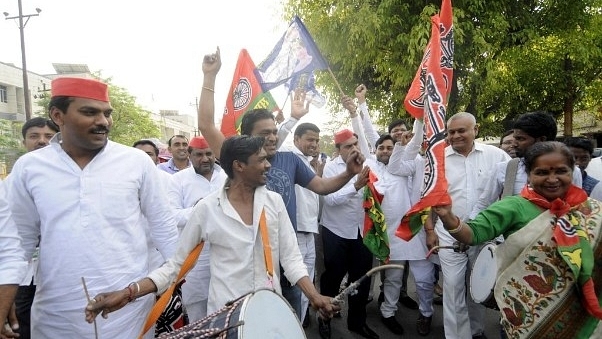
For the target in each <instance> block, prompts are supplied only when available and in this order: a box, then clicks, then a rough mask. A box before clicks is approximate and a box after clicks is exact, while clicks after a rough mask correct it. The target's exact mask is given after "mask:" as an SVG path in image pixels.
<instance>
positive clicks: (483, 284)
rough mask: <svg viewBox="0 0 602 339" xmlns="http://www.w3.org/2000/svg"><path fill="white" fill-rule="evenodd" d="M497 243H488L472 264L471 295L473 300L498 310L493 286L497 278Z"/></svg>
mask: <svg viewBox="0 0 602 339" xmlns="http://www.w3.org/2000/svg"><path fill="white" fill-rule="evenodd" d="M496 247H497V245H495V244H493V243H487V244H485V245H484V246H483V248H482V249H481V251H480V252H479V254H478V255H477V259H476V260H475V262H474V264H473V266H472V272H471V274H470V296H471V297H472V300H474V301H475V302H477V303H480V304H482V305H484V306H485V307H487V308H491V309H495V310H497V309H498V307H497V303H496V302H495V298H494V296H493V288H494V286H495V281H496V279H497V262H496V257H495V249H496Z"/></svg>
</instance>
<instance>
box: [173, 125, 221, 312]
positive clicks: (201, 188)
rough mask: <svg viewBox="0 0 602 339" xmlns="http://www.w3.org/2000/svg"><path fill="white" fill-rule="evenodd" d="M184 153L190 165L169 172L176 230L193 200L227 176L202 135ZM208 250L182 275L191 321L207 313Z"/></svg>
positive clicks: (187, 216)
mask: <svg viewBox="0 0 602 339" xmlns="http://www.w3.org/2000/svg"><path fill="white" fill-rule="evenodd" d="M188 154H190V161H191V162H192V166H191V167H189V168H187V169H185V170H182V171H180V172H178V173H176V174H174V175H172V177H171V180H170V184H169V187H168V192H167V196H168V198H169V203H170V204H171V207H172V208H173V209H174V211H175V214H176V219H177V220H178V228H179V229H180V233H181V231H182V229H183V228H184V226H185V225H186V223H187V222H188V219H189V218H190V215H191V214H192V210H193V209H194V206H195V205H196V203H197V202H199V201H200V200H201V199H203V198H204V197H206V196H208V195H209V194H211V193H212V192H215V191H217V190H219V189H221V188H223V187H224V183H225V182H226V178H227V177H228V176H227V175H226V173H225V172H224V170H223V169H222V168H221V167H220V166H219V165H217V164H215V155H214V153H213V151H212V150H211V148H209V144H208V143H207V140H205V138H203V137H194V138H192V139H191V140H190V143H189V144H188ZM209 253H210V245H209V244H206V245H205V247H204V248H203V251H202V252H201V255H200V257H199V259H198V261H197V264H196V266H194V268H193V269H192V270H191V271H190V272H189V273H188V274H187V275H186V282H185V283H184V284H183V285H182V299H183V301H184V305H185V306H186V311H187V312H188V319H189V320H190V322H191V323H192V322H195V321H197V320H200V319H203V318H204V317H205V316H206V315H207V299H208V296H209V278H210V277H211V275H210V273H209Z"/></svg>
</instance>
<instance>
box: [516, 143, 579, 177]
mask: <svg viewBox="0 0 602 339" xmlns="http://www.w3.org/2000/svg"><path fill="white" fill-rule="evenodd" d="M554 152H557V153H560V154H562V155H563V156H564V157H565V159H566V162H567V166H569V168H570V169H571V170H572V169H573V168H575V158H574V157H573V153H572V152H571V150H570V149H569V148H568V147H567V146H566V145H565V144H563V143H561V142H559V141H542V142H536V143H534V144H533V145H532V146H531V147H529V149H527V152H526V153H525V160H524V161H525V170H526V172H527V173H529V172H531V170H532V169H533V166H534V165H535V161H536V160H537V158H539V157H540V156H542V155H545V154H549V153H554Z"/></svg>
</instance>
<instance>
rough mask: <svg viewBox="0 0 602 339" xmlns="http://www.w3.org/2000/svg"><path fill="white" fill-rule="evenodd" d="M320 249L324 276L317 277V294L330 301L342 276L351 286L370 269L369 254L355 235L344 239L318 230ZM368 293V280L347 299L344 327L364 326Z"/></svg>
mask: <svg viewBox="0 0 602 339" xmlns="http://www.w3.org/2000/svg"><path fill="white" fill-rule="evenodd" d="M322 242H323V246H324V273H322V276H321V277H320V292H321V293H322V294H323V295H327V296H330V297H334V296H336V295H337V294H338V293H339V287H340V285H341V281H342V280H343V277H344V276H345V274H346V273H347V274H349V277H348V281H349V282H350V283H351V282H354V281H356V280H358V279H359V278H361V277H362V276H363V275H364V274H366V272H368V271H369V270H370V269H371V268H372V253H371V252H370V251H369V250H368V248H367V247H366V246H364V243H363V241H362V237H361V236H360V235H359V230H358V235H357V238H356V239H344V238H341V237H339V236H338V235H336V234H334V233H332V232H331V231H330V230H329V229H328V228H326V227H322ZM369 292H370V279H365V280H364V281H363V282H362V283H361V284H360V286H359V288H358V293H357V294H355V295H350V296H348V303H349V309H348V315H347V327H352V328H358V327H361V326H362V325H364V324H365V323H366V303H367V300H368V293H369Z"/></svg>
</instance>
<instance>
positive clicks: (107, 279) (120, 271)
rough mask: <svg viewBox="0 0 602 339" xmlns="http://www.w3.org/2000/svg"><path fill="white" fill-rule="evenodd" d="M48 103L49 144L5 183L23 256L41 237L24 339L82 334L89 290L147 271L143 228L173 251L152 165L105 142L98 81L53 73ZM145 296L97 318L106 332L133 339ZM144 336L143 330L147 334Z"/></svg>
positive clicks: (108, 111)
mask: <svg viewBox="0 0 602 339" xmlns="http://www.w3.org/2000/svg"><path fill="white" fill-rule="evenodd" d="M51 93H52V97H51V99H50V104H49V110H50V117H51V119H52V120H53V121H54V122H55V123H56V124H57V125H58V126H59V129H60V132H59V133H57V134H56V135H55V136H54V137H53V138H52V140H51V142H50V145H49V146H48V147H44V148H42V149H39V150H37V151H36V152H30V153H27V154H25V155H23V156H22V157H21V158H19V159H18V160H17V162H16V163H15V165H14V167H13V171H12V173H11V180H10V185H9V186H8V187H7V193H8V198H9V202H10V207H11V210H12V212H13V219H14V221H15V223H16V224H17V227H18V229H19V233H20V235H21V236H22V238H23V247H24V249H25V252H26V256H27V259H29V258H31V256H32V254H33V251H34V248H35V245H36V243H37V242H38V239H40V256H39V270H38V274H37V275H36V279H37V286H38V288H37V291H36V295H35V299H34V303H33V306H32V310H31V335H32V337H33V338H61V337H64V338H91V337H92V336H93V335H94V332H95V330H94V327H93V326H90V325H89V324H87V323H86V322H85V320H84V319H82V316H81V310H82V307H83V305H85V304H86V293H85V292H84V287H83V286H82V277H83V278H85V282H86V285H87V292H89V293H90V295H95V294H96V293H98V292H100V291H103V290H107V289H117V288H123V287H125V286H128V284H130V283H131V282H133V281H136V280H137V279H139V278H140V277H143V276H145V275H146V274H147V273H148V245H147V241H146V233H145V229H146V226H145V224H144V223H143V220H144V219H146V220H147V221H148V227H149V228H150V235H151V238H152V240H153V242H154V244H155V246H156V247H157V248H158V249H159V251H160V252H161V254H162V255H163V257H165V258H168V257H170V256H171V255H172V254H173V253H174V252H175V248H176V242H177V237H178V234H177V228H176V220H175V218H174V217H173V214H172V213H171V210H170V208H169V203H168V201H167V199H166V196H165V193H164V192H165V191H164V190H163V189H161V186H160V185H157V184H156V183H157V182H158V181H159V180H160V179H159V175H158V171H157V169H156V167H155V165H154V164H153V162H152V161H151V160H150V159H149V157H148V156H147V155H145V154H144V153H142V152H140V151H138V150H135V149H133V148H131V147H127V146H124V145H120V144H117V143H114V142H112V141H109V140H108V134H109V131H110V130H111V125H112V123H113V121H112V117H111V115H112V113H113V108H112V107H111V104H110V103H109V95H108V87H107V85H106V84H104V83H102V82H100V81H97V80H92V79H81V78H57V79H55V80H53V81H52V90H51ZM153 303H154V298H153V297H152V296H151V297H149V298H144V299H141V300H139V301H137V302H135V303H130V304H129V305H128V306H126V309H127V311H125V312H122V313H120V314H119V315H117V316H116V317H112V318H111V319H106V320H105V319H103V320H99V321H98V324H97V325H98V332H99V333H100V334H101V336H102V337H107V338H133V337H135V336H136V335H137V334H138V333H139V331H140V329H141V328H142V325H143V321H144V318H145V316H146V314H147V313H148V311H149V310H150V308H151V306H152V304H153ZM150 336H151V337H152V334H150Z"/></svg>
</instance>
